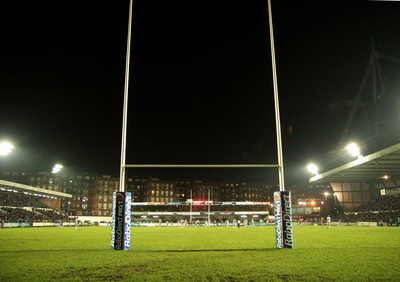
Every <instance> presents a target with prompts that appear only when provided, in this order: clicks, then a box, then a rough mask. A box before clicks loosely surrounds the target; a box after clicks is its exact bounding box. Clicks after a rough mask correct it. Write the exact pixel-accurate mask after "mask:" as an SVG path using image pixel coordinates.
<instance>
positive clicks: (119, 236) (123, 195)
mask: <svg viewBox="0 0 400 282" xmlns="http://www.w3.org/2000/svg"><path fill="white" fill-rule="evenodd" d="M130 244H131V193H130V192H114V193H113V209H112V222H111V249H113V250H129V249H130Z"/></svg>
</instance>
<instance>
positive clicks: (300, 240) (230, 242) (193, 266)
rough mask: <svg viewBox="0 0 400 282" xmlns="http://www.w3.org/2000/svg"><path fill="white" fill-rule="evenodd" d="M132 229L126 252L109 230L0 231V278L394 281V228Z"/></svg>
mask: <svg viewBox="0 0 400 282" xmlns="http://www.w3.org/2000/svg"><path fill="white" fill-rule="evenodd" d="M274 231H275V229H274V227H248V228H243V227H242V228H239V229H237V228H236V229H235V228H228V227H186V228H179V227H148V228H145V227H136V228H132V230H131V250H130V251H113V250H111V249H110V237H111V229H110V228H109V227H81V228H80V229H78V230H75V228H73V227H54V228H19V229H17V228H14V229H1V230H0V262H1V268H0V281H400V273H399V267H398V264H399V261H400V228H398V227H347V226H341V227H339V226H338V227H336V226H334V227H331V228H329V229H327V228H325V227H321V226H295V227H294V249H284V250H277V249H276V248H275V237H274Z"/></svg>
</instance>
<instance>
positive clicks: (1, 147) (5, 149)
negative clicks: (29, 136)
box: [0, 141, 14, 156]
mask: <svg viewBox="0 0 400 282" xmlns="http://www.w3.org/2000/svg"><path fill="white" fill-rule="evenodd" d="M13 149H14V146H13V144H11V143H10V142H7V141H3V142H0V156H7V155H8V154H9V153H11V151H12V150H13Z"/></svg>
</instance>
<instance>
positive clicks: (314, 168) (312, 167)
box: [307, 164, 318, 174]
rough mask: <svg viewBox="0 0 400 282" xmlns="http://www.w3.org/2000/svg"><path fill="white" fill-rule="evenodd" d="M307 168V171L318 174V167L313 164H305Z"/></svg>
mask: <svg viewBox="0 0 400 282" xmlns="http://www.w3.org/2000/svg"><path fill="white" fill-rule="evenodd" d="M307 169H308V171H309V172H311V173H312V174H318V167H317V166H316V165H315V164H309V165H308V166H307Z"/></svg>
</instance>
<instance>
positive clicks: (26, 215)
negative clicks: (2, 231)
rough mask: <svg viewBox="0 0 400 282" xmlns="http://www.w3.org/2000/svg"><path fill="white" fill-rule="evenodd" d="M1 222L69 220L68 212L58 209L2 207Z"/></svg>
mask: <svg viewBox="0 0 400 282" xmlns="http://www.w3.org/2000/svg"><path fill="white" fill-rule="evenodd" d="M0 221H1V222H57V221H69V217H68V215H66V214H62V213H57V212H56V211H44V210H33V211H29V210H25V209H21V208H4V207H3V208H0Z"/></svg>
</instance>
